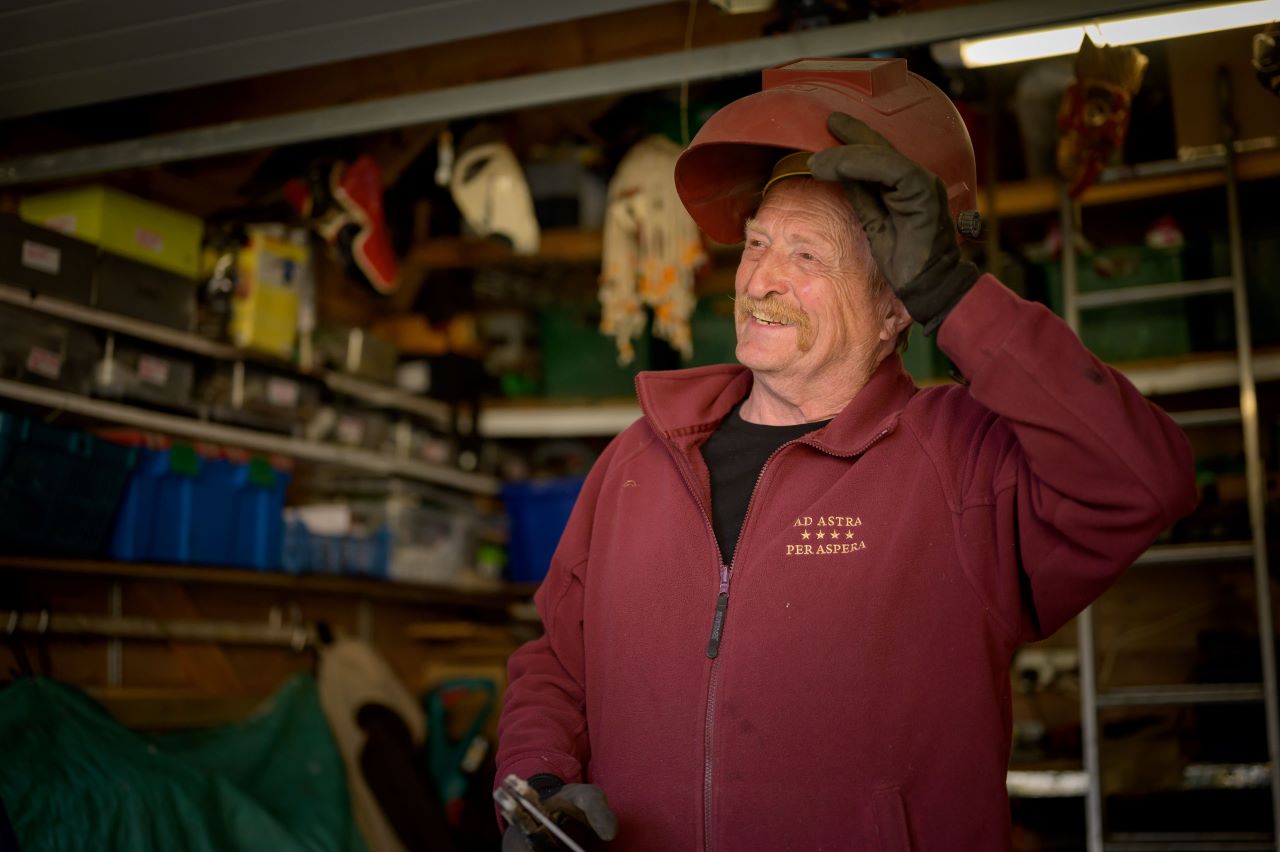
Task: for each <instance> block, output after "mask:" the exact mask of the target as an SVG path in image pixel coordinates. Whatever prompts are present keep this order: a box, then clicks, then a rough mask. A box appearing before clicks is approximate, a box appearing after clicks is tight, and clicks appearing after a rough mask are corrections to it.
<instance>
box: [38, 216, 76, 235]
mask: <svg viewBox="0 0 1280 852" xmlns="http://www.w3.org/2000/svg"><path fill="white" fill-rule="evenodd" d="M76 224H77V221H76V214H74V213H63V214H62V215H61V216H50V217H49V218H48V219H45V220H44V226H45V227H46V228H51V229H52V230H55V231H61V232H62V233H64V234H74V233H75V232H76Z"/></svg>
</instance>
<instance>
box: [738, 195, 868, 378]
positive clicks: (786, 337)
mask: <svg viewBox="0 0 1280 852" xmlns="http://www.w3.org/2000/svg"><path fill="white" fill-rule="evenodd" d="M871 263H872V261H871V258H870V253H869V251H868V249H867V246H866V237H865V236H864V235H863V234H862V229H861V228H860V227H859V226H858V224H857V221H856V220H855V219H854V218H853V214H852V211H851V210H850V209H849V208H848V202H847V201H845V199H844V196H843V194H842V193H841V191H840V189H839V188H838V187H836V186H835V185H833V184H824V183H821V182H818V181H815V180H812V179H804V178H791V179H787V180H784V181H781V182H779V183H778V184H776V185H775V186H774V187H773V188H771V189H770V191H769V193H768V194H767V195H766V197H765V199H764V202H763V203H762V204H761V206H760V209H759V210H758V211H757V212H756V215H755V217H754V218H753V219H751V220H749V221H748V222H747V228H746V245H745V246H744V247H743V251H742V260H741V261H740V262H739V264H738V274H737V278H736V280H735V290H736V299H737V301H736V310H735V323H736V327H737V332H738V347H737V357H738V361H739V362H741V363H742V364H743V365H744V366H746V367H748V368H750V369H751V370H752V371H753V372H755V373H756V374H757V375H764V376H769V377H778V378H786V379H791V380H800V381H808V380H813V381H821V380H823V379H825V378H827V377H836V376H838V375H840V374H842V373H847V372H849V371H851V370H869V369H870V368H873V367H874V366H875V363H876V360H877V358H876V355H877V349H878V348H879V347H880V344H881V342H882V341H883V340H884V339H885V337H884V336H882V335H883V333H885V328H886V322H885V313H886V310H887V305H888V302H887V301H886V300H885V299H884V298H875V297H873V296H872V295H871V292H870V286H869V284H868V281H869V280H870V277H871V273H872V271H873V267H872V266H871Z"/></svg>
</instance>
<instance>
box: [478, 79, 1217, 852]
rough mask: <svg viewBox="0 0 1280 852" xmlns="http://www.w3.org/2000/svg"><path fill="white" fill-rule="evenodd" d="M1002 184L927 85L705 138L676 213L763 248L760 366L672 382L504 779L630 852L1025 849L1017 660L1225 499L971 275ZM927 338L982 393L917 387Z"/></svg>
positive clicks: (753, 343)
mask: <svg viewBox="0 0 1280 852" xmlns="http://www.w3.org/2000/svg"><path fill="white" fill-rule="evenodd" d="M815 116H820V117H817V118H815ZM854 116H857V118H855V117H854ZM859 119H861V120H859ZM873 126H874V127H875V128H877V129H878V130H879V132H877V129H873ZM882 134H883V135H882ZM886 137H889V138H886ZM788 149H790V150H788ZM794 151H800V152H802V153H800V154H799V155H798V156H797V155H796V154H795V153H792V152H794ZM809 152H817V153H814V154H813V155H812V156H809ZM935 174H937V175H940V176H941V179H940V178H939V177H935ZM972 175H973V153H972V148H971V147H970V145H969V142H968V137H967V134H966V133H965V132H964V128H963V125H962V124H960V122H959V118H958V116H956V115H955V110H954V108H953V107H952V106H951V104H950V102H949V101H947V99H946V98H945V96H943V95H942V94H941V92H939V91H938V90H937V89H936V88H934V87H932V86H931V85H929V84H928V83H927V82H925V81H924V80H922V79H921V78H919V77H916V76H915V75H911V74H909V73H908V72H907V71H906V68H905V65H904V63H902V62H901V61H900V60H890V61H884V62H875V61H870V60H848V61H839V60H821V61H818V60H807V61H802V62H799V63H794V64H793V65H791V66H784V67H783V68H781V69H773V70H772V71H770V72H766V74H765V86H764V90H763V91H762V92H760V93H758V94H756V95H751V96H749V97H747V98H744V99H742V100H741V101H738V102H735V103H734V104H731V105H730V106H729V107H726V108H725V110H722V111H721V113H719V114H717V115H716V116H715V117H713V118H712V119H711V121H709V122H708V124H707V125H706V126H705V127H704V128H703V130H702V131H701V132H700V133H699V135H698V138H697V139H695V140H694V143H693V144H692V145H691V146H690V148H689V149H688V150H687V151H686V152H685V154H684V155H683V157H682V159H681V163H680V165H679V166H678V167H677V172H676V181H677V186H678V187H679V189H680V191H681V197H682V199H683V200H684V202H685V205H686V207H687V208H688V209H689V210H690V212H691V213H692V214H693V216H694V218H695V219H696V220H697V221H698V223H699V225H700V226H701V227H702V228H703V230H704V231H706V232H707V233H709V234H710V235H711V236H713V237H715V238H717V239H720V240H722V241H724V240H727V239H728V238H730V235H731V234H733V233H735V232H736V233H739V234H744V235H745V240H746V242H745V246H744V248H743V252H742V260H741V263H740V265H739V267H738V274H737V279H736V299H737V311H736V323H737V333H738V345H737V357H738V360H739V361H740V362H741V365H740V366H739V365H732V366H718V367H708V368H699V369H693V370H684V371H675V372H668V373H648V374H643V375H641V377H640V379H639V381H638V382H637V389H638V393H639V398H640V403H641V407H642V409H643V411H644V417H643V418H642V419H641V420H640V421H638V422H637V423H636V424H635V425H633V426H632V427H631V428H629V429H627V430H626V431H625V432H624V433H623V434H622V435H620V436H619V437H618V438H617V439H616V440H615V441H614V442H613V443H612V444H611V445H610V446H609V448H608V450H606V452H605V453H604V454H603V455H602V456H601V458H600V460H599V461H598V462H597V464H596V466H595V468H594V469H593V471H592V472H591V475H590V477H589V478H588V480H587V483H586V485H585V487H584V488H583V491H582V494H581V496H580V498H579V500H578V503H577V506H576V507H575V509H574V512H573V515H572V518H571V519H570V521H569V525H568V528H567V529H566V530H565V533H564V537H563V538H562V540H561V542H560V547H559V549H558V551H557V552H556V556H555V558H554V560H553V564H552V566H551V571H550V573H549V574H548V576H547V579H546V581H545V582H544V583H543V585H542V588H541V589H540V590H539V592H538V595H537V604H538V609H539V611H540V613H541V615H542V619H543V623H544V625H545V628H546V633H545V635H544V636H543V637H542V638H540V639H538V640H536V641H534V642H531V643H529V644H528V645H526V646H525V647H523V648H522V649H520V650H519V651H518V652H517V653H516V654H515V655H513V657H512V659H511V663H510V674H511V682H510V687H509V689H508V692H507V698H506V706H505V710H504V713H503V718H502V723H501V742H500V747H499V754H498V762H499V774H500V776H504V775H505V774H506V773H515V774H518V775H521V776H523V777H529V778H531V780H532V782H533V783H534V785H535V786H536V787H538V788H539V789H540V791H541V792H543V793H544V794H545V795H546V796H548V797H549V798H548V799H547V801H548V806H549V807H550V808H552V809H553V810H557V811H560V812H562V813H563V814H564V815H566V816H567V817H569V818H573V819H577V820H581V821H583V822H585V823H588V824H589V825H590V826H591V827H592V828H594V829H595V831H596V833H597V834H599V835H600V836H601V837H603V838H605V839H611V838H614V837H615V836H616V840H615V842H614V843H613V844H612V846H613V847H614V848H618V849H637V850H639V849H644V850H726V851H727V852H733V850H757V849H759V850H775V849H858V850H884V851H885V852H888V851H890V850H891V851H892V852H898V851H899V850H909V849H914V850H946V852H955V850H984V852H985V850H995V849H1003V848H1007V847H1008V845H1009V812H1008V799H1007V794H1006V791H1005V771H1006V767H1007V762H1008V755H1009V747H1010V680H1009V675H1008V665H1009V660H1010V658H1011V657H1012V655H1013V652H1014V650H1015V648H1016V646H1017V645H1018V643H1019V642H1022V641H1024V640H1028V639H1035V638H1038V637H1042V636H1045V635H1047V634H1049V633H1051V632H1053V631H1054V630H1056V629H1057V628H1058V627H1059V626H1061V625H1062V624H1063V623H1065V622H1066V621H1067V620H1069V619H1070V618H1071V617H1072V616H1074V615H1075V614H1076V613H1077V612H1079V611H1080V610H1081V609H1082V608H1083V607H1085V606H1086V605H1088V603H1089V602H1090V601H1092V600H1093V599H1094V598H1095V597H1096V596H1097V595H1098V594H1100V593H1101V592H1102V591H1103V589H1105V588H1106V587H1107V585H1108V584H1109V583H1110V582H1111V581H1112V580H1113V579H1114V578H1115V577H1116V576H1117V575H1118V574H1119V573H1120V572H1121V571H1122V570H1123V569H1124V568H1125V567H1126V566H1127V565H1129V564H1130V563H1131V562H1132V561H1133V559H1134V558H1135V557H1136V556H1137V555H1138V554H1139V553H1141V552H1142V551H1143V550H1144V549H1145V548H1146V547H1148V546H1149V545H1150V543H1151V541H1152V540H1153V539H1154V538H1155V536H1156V535H1157V534H1158V533H1159V532H1160V531H1161V530H1162V529H1164V528H1165V527H1166V526H1168V525H1169V524H1170V523H1171V522H1172V521H1174V520H1175V519H1176V518H1178V517H1179V516H1181V515H1182V514H1184V513H1186V512H1187V511H1189V510H1190V508H1191V506H1192V505H1193V501H1194V497H1195V491H1194V487H1193V481H1192V465H1191V457H1190V452H1189V449H1188V446H1187V443H1186V440H1185V438H1184V437H1183V436H1182V435H1181V433H1180V432H1179V431H1178V429H1177V427H1176V426H1174V424H1173V423H1172V422H1171V421H1170V420H1169V419H1168V418H1167V417H1166V416H1165V415H1164V414H1163V413H1162V412H1161V411H1160V410H1159V409H1157V408H1156V407H1154V406H1153V405H1151V404H1150V403H1148V402H1147V401H1146V400H1145V399H1143V397H1142V396H1141V395H1140V394H1139V393H1138V392H1137V391H1136V390H1135V389H1134V388H1133V387H1132V386H1131V385H1130V384H1129V383H1128V382H1127V381H1126V380H1125V379H1124V378H1123V377H1122V376H1120V374H1118V373H1117V372H1115V371H1113V370H1111V369H1110V368H1108V367H1107V366H1106V365H1104V364H1102V363H1100V362H1099V361H1098V360H1097V359H1096V358H1094V357H1093V356H1092V355H1091V354H1090V353H1089V352H1088V351H1087V350H1086V349H1084V348H1083V347H1082V346H1081V344H1080V342H1079V340H1078V339H1077V338H1076V336H1075V335H1074V334H1073V333H1072V332H1071V331H1070V329H1068V328H1067V327H1066V325H1064V324H1063V322H1062V321H1061V320H1060V319H1058V318H1057V317H1055V316H1054V315H1053V314H1052V313H1050V312H1049V311H1047V310H1045V309H1044V308H1043V307H1040V306H1038V305H1034V304H1031V303H1028V302H1024V301H1022V300H1021V299H1019V298H1018V297H1017V296H1015V295H1014V294H1013V293H1011V292H1010V291H1008V290H1007V289H1005V287H1004V286H1003V285H1001V284H1000V282H999V281H997V280H995V279H994V278H992V277H991V276H989V275H979V273H978V271H977V269H976V268H975V267H973V266H972V265H971V264H969V263H967V262H966V261H964V260H963V259H962V257H961V254H960V252H959V250H958V248H957V239H956V233H955V229H954V227H953V224H952V215H953V213H954V214H955V215H956V217H957V218H961V219H963V221H964V222H965V228H964V230H967V231H972V228H971V226H972V214H971V213H969V212H968V209H967V207H966V204H968V203H969V202H971V201H972V198H973V189H974V186H973V178H972ZM762 189H763V196H761V191H762ZM912 320H914V321H916V322H919V323H921V324H922V325H923V326H924V328H925V330H926V332H928V333H934V332H936V333H937V335H938V338H937V339H938V342H939V344H940V346H941V347H942V349H943V350H944V351H945V352H946V353H947V354H948V355H949V356H950V357H951V359H952V360H953V361H954V362H955V363H956V365H957V366H958V367H959V369H960V370H961V371H962V373H963V374H964V376H965V377H966V378H967V383H966V384H964V385H948V386H945V387H935V388H930V389H928V390H919V389H917V388H916V387H915V386H914V384H913V383H912V381H911V378H910V377H909V376H908V375H907V374H906V373H904V372H903V367H902V362H901V359H900V358H899V356H898V355H897V353H896V351H895V349H896V347H897V342H898V340H899V339H900V337H901V336H902V335H903V333H904V331H905V329H907V327H908V325H909V323H910V322H911V321H912ZM606 796H607V803H606ZM505 843H506V848H508V849H519V848H527V846H526V845H525V841H524V839H523V838H522V836H520V835H519V834H518V832H517V831H516V829H514V828H513V829H512V830H510V831H509V833H508V836H507V838H506V840H505Z"/></svg>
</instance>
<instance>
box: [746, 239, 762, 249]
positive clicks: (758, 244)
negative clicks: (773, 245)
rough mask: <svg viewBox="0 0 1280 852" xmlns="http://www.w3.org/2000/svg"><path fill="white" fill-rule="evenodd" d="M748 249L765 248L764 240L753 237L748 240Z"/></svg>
mask: <svg viewBox="0 0 1280 852" xmlns="http://www.w3.org/2000/svg"><path fill="white" fill-rule="evenodd" d="M747 248H764V240H762V239H760V238H759V237H752V238H750V239H749V240H747Z"/></svg>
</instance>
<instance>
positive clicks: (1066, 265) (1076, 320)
mask: <svg viewBox="0 0 1280 852" xmlns="http://www.w3.org/2000/svg"><path fill="white" fill-rule="evenodd" d="M1059 192H1060V193H1061V194H1060V201H1059V218H1060V219H1061V222H1062V312H1063V316H1064V317H1065V318H1066V321H1067V325H1069V326H1071V329H1072V331H1074V332H1076V333H1077V334H1079V333H1080V304H1079V300H1078V299H1077V298H1076V289H1077V286H1078V278H1077V276H1078V275H1079V269H1078V259H1077V258H1076V240H1075V224H1076V209H1077V208H1076V206H1075V204H1074V203H1073V202H1072V201H1071V199H1070V197H1069V196H1068V195H1067V188H1066V186H1065V185H1063V186H1062V187H1061V188H1060V189H1059ZM1076 643H1077V647H1078V648H1079V652H1080V735H1081V741H1082V751H1083V752H1084V754H1083V757H1084V770H1085V774H1086V775H1087V776H1088V777H1089V786H1088V788H1087V789H1086V790H1085V794H1084V802H1085V805H1084V806H1085V833H1086V837H1085V841H1086V847H1087V849H1088V852H1102V768H1101V765H1100V764H1101V759H1100V755H1099V751H1098V749H1099V746H1098V684H1097V658H1096V656H1095V651H1094V643H1093V607H1092V606H1089V607H1086V608H1085V610H1084V612H1082V613H1080V615H1079V616H1077V618H1076Z"/></svg>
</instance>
